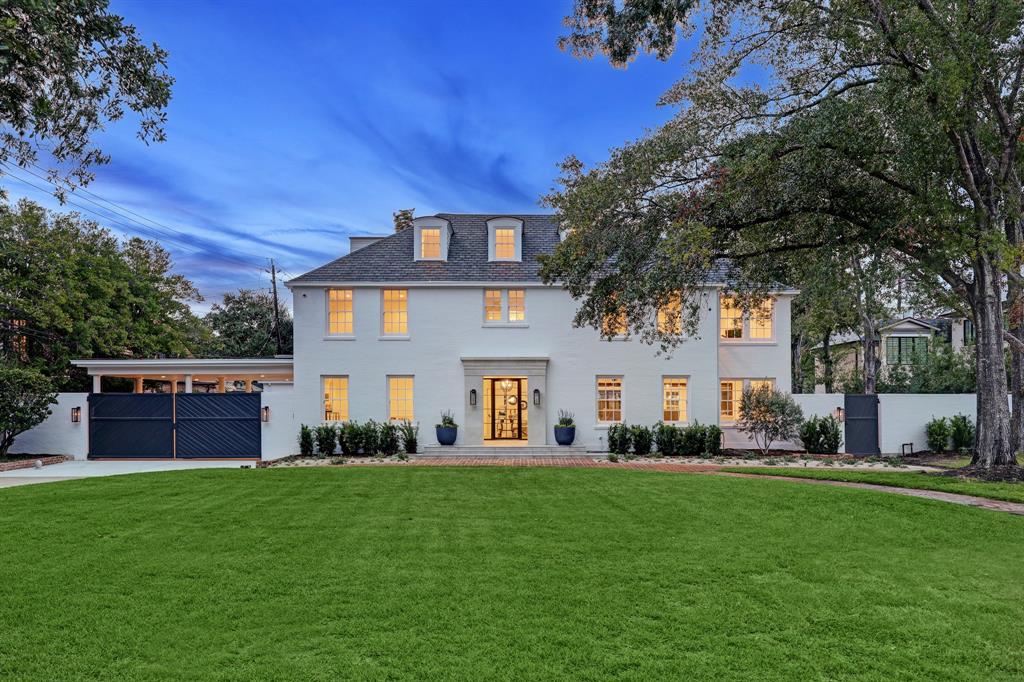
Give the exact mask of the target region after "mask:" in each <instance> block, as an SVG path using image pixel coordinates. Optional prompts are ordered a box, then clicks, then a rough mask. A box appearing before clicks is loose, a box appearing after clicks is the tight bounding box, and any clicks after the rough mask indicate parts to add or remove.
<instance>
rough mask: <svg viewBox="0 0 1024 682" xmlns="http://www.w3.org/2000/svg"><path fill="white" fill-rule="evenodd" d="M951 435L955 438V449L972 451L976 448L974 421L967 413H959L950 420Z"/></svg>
mask: <svg viewBox="0 0 1024 682" xmlns="http://www.w3.org/2000/svg"><path fill="white" fill-rule="evenodd" d="M949 435H950V438H952V440H953V449H954V450H956V451H957V452H970V451H971V450H973V449H974V422H972V421H971V420H970V419H968V418H967V416H966V415H963V414H958V415H956V416H954V417H953V418H951V419H950V420H949Z"/></svg>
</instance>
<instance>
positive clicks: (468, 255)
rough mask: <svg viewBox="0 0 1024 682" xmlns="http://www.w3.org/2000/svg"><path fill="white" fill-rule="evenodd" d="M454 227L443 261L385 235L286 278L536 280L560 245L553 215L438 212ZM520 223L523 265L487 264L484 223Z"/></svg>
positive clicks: (719, 274)
mask: <svg viewBox="0 0 1024 682" xmlns="http://www.w3.org/2000/svg"><path fill="white" fill-rule="evenodd" d="M436 217H438V218H443V219H445V220H447V221H448V222H449V223H450V224H451V227H452V236H451V241H450V243H449V246H448V260H446V261H422V260H420V261H417V260H415V259H414V257H413V256H414V254H413V238H414V234H413V233H414V230H413V229H412V228H409V229H406V230H402V231H401V232H396V233H394V234H391V235H388V236H386V237H383V238H382V239H381V240H380V241H377V242H374V243H372V244H370V245H369V246H364V247H363V248H361V249H359V250H358V251H354V252H352V253H349V254H348V255H346V256H342V257H341V258H338V259H337V260H333V261H331V262H330V263H327V264H326V265H322V266H320V267H319V268H316V269H315V270H311V271H309V272H307V273H306V274H304V275H299V276H298V277H296V278H294V279H292V280H290V281H289V282H288V284H289V286H290V285H293V284H295V285H303V284H329V283H334V282H540V281H541V280H540V276H539V275H538V271H539V269H540V264H539V263H538V262H537V256H539V255H540V254H543V253H551V252H553V251H554V249H555V247H556V246H557V245H558V242H559V236H558V224H557V223H556V222H555V218H554V216H552V215H491V214H466V213H438V214H437V216H436ZM492 218H518V219H520V220H522V221H523V244H522V256H523V258H522V261H521V262H509V261H501V262H494V261H488V260H487V221H488V220H491V219H492ZM724 278H725V267H724V266H720V267H716V268H715V270H714V271H713V272H712V273H710V277H709V280H711V281H712V282H722V281H724Z"/></svg>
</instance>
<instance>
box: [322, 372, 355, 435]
mask: <svg viewBox="0 0 1024 682" xmlns="http://www.w3.org/2000/svg"><path fill="white" fill-rule="evenodd" d="M328 379H344V380H345V417H344V418H343V419H328V418H327V406H326V403H327V401H328V400H332V399H331V398H328V397H327V380H328ZM320 395H322V396H323V398H322V399H321V400H322V402H321V405H320V408H321V414H322V415H323V420H324V421H325V422H328V423H332V424H338V423H343V422H347V421H350V420H351V419H352V380H351V379H350V378H349V375H347V374H321V375H320Z"/></svg>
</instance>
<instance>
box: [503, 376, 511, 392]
mask: <svg viewBox="0 0 1024 682" xmlns="http://www.w3.org/2000/svg"><path fill="white" fill-rule="evenodd" d="M501 387H502V388H503V389H505V392H506V393H508V392H509V391H510V390H512V382H511V381H509V380H508V379H504V380H502V382H501Z"/></svg>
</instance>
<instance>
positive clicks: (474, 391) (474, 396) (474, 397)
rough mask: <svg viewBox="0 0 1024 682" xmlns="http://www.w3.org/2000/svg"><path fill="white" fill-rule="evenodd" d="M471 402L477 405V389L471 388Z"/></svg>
mask: <svg viewBox="0 0 1024 682" xmlns="http://www.w3.org/2000/svg"><path fill="white" fill-rule="evenodd" d="M469 404H470V405H472V406H473V407H476V389H475V388H471V389H469Z"/></svg>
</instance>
